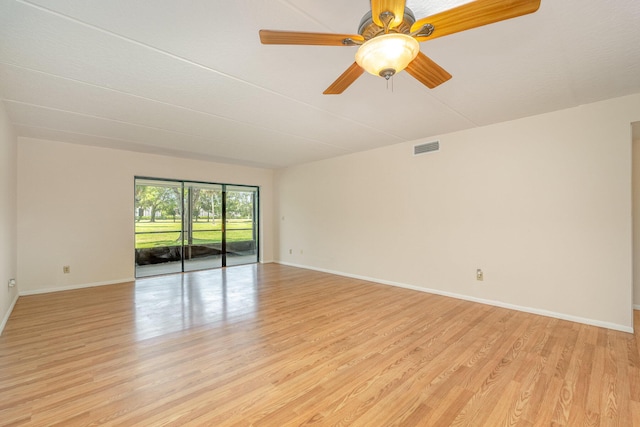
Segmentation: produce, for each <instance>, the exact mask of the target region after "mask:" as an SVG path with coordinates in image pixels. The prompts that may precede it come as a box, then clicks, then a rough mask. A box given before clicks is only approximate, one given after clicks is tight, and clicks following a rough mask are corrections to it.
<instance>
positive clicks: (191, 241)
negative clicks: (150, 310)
mask: <svg viewBox="0 0 640 427" xmlns="http://www.w3.org/2000/svg"><path fill="white" fill-rule="evenodd" d="M258 198H259V193H258V188H257V187H251V186H238V185H226V184H215V183H199V182H189V181H171V180H159V179H153V178H136V180H135V215H134V220H135V265H136V277H145V276H152V275H158V274H167V273H178V272H182V271H194V270H203V269H209V268H220V267H226V266H231V265H239V264H248V263H255V262H258V259H259V253H258V211H259V210H258Z"/></svg>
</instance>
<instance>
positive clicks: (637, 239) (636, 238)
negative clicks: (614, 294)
mask: <svg viewBox="0 0 640 427" xmlns="http://www.w3.org/2000/svg"><path fill="white" fill-rule="evenodd" d="M638 127H640V126H638ZM633 304H634V306H635V307H636V308H637V309H640V135H634V140H633Z"/></svg>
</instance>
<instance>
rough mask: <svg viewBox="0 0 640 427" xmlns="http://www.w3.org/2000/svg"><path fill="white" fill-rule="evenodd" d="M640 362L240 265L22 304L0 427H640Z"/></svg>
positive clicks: (7, 341)
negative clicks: (162, 426) (173, 426)
mask: <svg viewBox="0 0 640 427" xmlns="http://www.w3.org/2000/svg"><path fill="white" fill-rule="evenodd" d="M635 327H636V330H639V329H640V314H639V313H638V312H636V313H635ZM639 351H640V339H639V337H638V333H636V335H635V336H634V335H632V334H627V333H623V332H616V331H611V330H607V329H602V328H597V327H592V326H586V325H581V324H577V323H572V322H567V321H562V320H557V319H552V318H547V317H541V316H536V315H531V314H526V313H521V312H517V311H511V310H507V309H502V308H496V307H491V306H486V305H481V304H476V303H471V302H466V301H461V300H456V299H451V298H445V297H441V296H436V295H430V294H426V293H421V292H415V291H411V290H406V289H401V288H394V287H389V286H384V285H379V284H374V283H369V282H364V281H361V280H354V279H349V278H344V277H339V276H333V275H329V274H324V273H320V272H314V271H309V270H303V269H296V268H292V267H287V266H282V265H277V264H266V265H249V266H240V267H232V268H228V269H223V270H211V271H204V272H197V273H189V274H184V275H173V276H162V277H156V278H147V279H142V280H138V281H137V283H136V284H134V283H124V284H120V285H111V286H102V287H96V288H88V289H81V290H74V291H67V292H57V293H51V294H42V295H32V296H27V297H21V298H20V299H19V300H18V302H17V304H16V306H15V308H14V311H13V314H12V315H11V317H10V319H9V322H8V323H7V326H6V328H5V331H4V333H3V335H2V336H1V337H0V425H3V426H9V425H34V426H35V425H37V426H53V425H61V426H75V425H79V426H81V425H101V424H104V425H114V426H132V425H143V426H159V425H175V426H190V425H193V426H200V425H212V426H249V425H252V426H297V425H308V424H310V425H317V426H348V425H353V426H396V425H397V426H450V425H451V426H551V425H554V426H582V425H586V426H633V425H635V426H640V355H639Z"/></svg>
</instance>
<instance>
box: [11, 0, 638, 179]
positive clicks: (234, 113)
mask: <svg viewBox="0 0 640 427" xmlns="http://www.w3.org/2000/svg"><path fill="white" fill-rule="evenodd" d="M466 1H468V0H466ZM466 1H465V0H462V1H460V0H458V1H457V3H461V2H466ZM433 3H436V2H435V1H430V2H428V1H426V0H422V1H419V0H414V1H408V2H407V4H408V6H409V7H411V8H412V10H413V11H414V12H415V15H416V17H417V18H421V17H424V16H426V15H427V14H430V13H432V11H429V10H428V8H426V7H425V4H426V5H429V4H433ZM454 3H456V0H453V1H452V0H448V1H440V2H438V7H439V8H440V9H447V8H449V7H450V5H451V4H454ZM368 9H369V2H368V1H367V0H354V1H349V2H346V1H341V0H327V1H322V2H319V1H315V0H260V1H258V0H235V1H222V0H190V1H176V0H1V1H0V96H1V97H2V99H3V102H4V104H5V107H6V109H7V111H8V114H9V117H10V120H11V121H12V123H13V125H14V127H15V129H16V132H17V133H18V135H20V136H25V137H33V138H42V139H48V140H55V141H63V142H69V143H77V144H85V145H94V146H102V147H113V148H119V149H127V150H133V151H142V152H150V153H159V154H170V155H175V156H182V157H188V158H199V159H206V160H216V161H223V162H230V163H238V164H245V165H253V166H261V167H270V168H278V167H285V166H289V165H294V164H300V163H304V162H308V161H313V160H318V159H323V158H328V157H332V156H338V155H342V154H346V153H351V152H355V151H361V150H367V149H372V148H376V147H381V146H384V145H390V144H396V143H399V142H403V141H411V140H416V139H421V138H427V137H430V136H433V135H437V134H442V133H447V132H452V131H456V130H462V129H467V128H471V127H476V126H483V125H487V124H491V123H496V122H501V121H505V120H510V119H516V118H519V117H524V116H529V115H533V114H539V113H543V112H548V111H553V110H558V109H562V108H568V107H572V106H576V105H580V104H584V103H589V102H594V101H598V100H602V99H607V98H613V97H617V96H622V95H627V94H632V93H638V92H640V1H638V0H616V1H611V0H562V1H557V0H542V5H541V7H540V9H539V10H538V11H537V12H536V13H534V14H531V15H526V16H523V17H519V18H516V19H512V20H508V21H503V22H499V23H496V24H492V25H489V26H486V27H481V28H477V29H474V30H469V31H465V32H462V33H458V34H453V35H450V36H447V37H442V38H438V39H435V40H432V41H428V42H425V43H422V44H421V49H422V51H423V52H424V53H425V54H427V55H428V56H429V57H430V58H432V59H433V60H435V61H436V62H437V63H438V64H440V65H441V66H442V67H443V68H445V69H446V70H447V71H449V72H450V73H451V74H452V75H453V78H452V79H451V80H449V81H448V82H446V83H444V84H443V85H441V86H440V87H438V88H436V89H433V90H429V89H427V88H426V87H424V86H422V85H421V84H420V83H419V82H418V81H416V80H414V79H413V78H411V77H410V76H409V75H408V74H407V73H400V74H398V75H397V76H396V77H394V79H393V91H392V90H390V89H391V87H390V88H389V89H387V87H386V82H385V80H384V79H382V78H380V77H374V76H371V75H368V74H366V73H365V74H364V75H363V76H362V77H360V78H359V79H358V80H357V81H356V82H355V83H354V84H353V85H352V86H351V87H350V88H348V89H347V90H346V91H345V92H344V93H343V94H342V95H331V96H328V95H322V91H323V90H324V89H326V88H327V86H329V84H331V83H332V82H333V81H334V80H335V79H336V78H337V77H338V76H339V75H340V74H341V73H342V72H343V71H344V70H345V69H346V68H347V67H348V66H349V65H351V64H352V63H353V55H354V54H355V50H356V48H354V47H326V46H273V45H270V46H266V45H262V44H260V41H259V38H258V30H259V29H262V28H264V29H277V30H298V31H312V32H339V33H356V32H357V27H358V24H359V22H360V19H361V17H362V15H364V13H365V12H367V11H368Z"/></svg>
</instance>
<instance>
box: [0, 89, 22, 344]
mask: <svg viewBox="0 0 640 427" xmlns="http://www.w3.org/2000/svg"><path fill="white" fill-rule="evenodd" d="M16 152H17V148H16V136H15V134H14V133H13V129H12V127H11V124H10V123H9V118H8V117H7V113H6V110H5V108H4V104H3V103H2V102H1V101H0V333H1V332H2V330H3V329H4V326H5V324H6V322H7V319H8V317H9V314H10V311H11V308H12V307H13V304H15V301H16V298H17V297H18V287H17V286H16V287H14V288H11V289H10V288H9V287H8V282H9V279H17V246H18V245H17V233H16V218H17V216H16V213H17V198H16V188H17V184H16V182H17V169H16V167H17V166H16V164H17V162H16V160H17V155H16Z"/></svg>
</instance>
